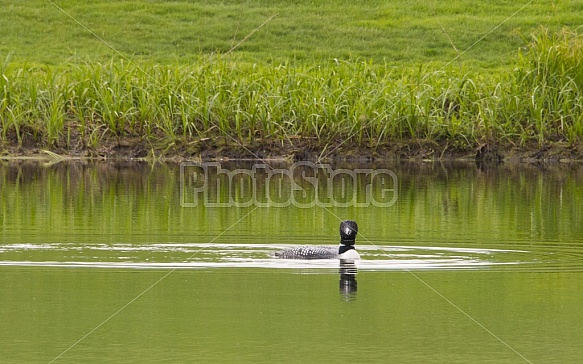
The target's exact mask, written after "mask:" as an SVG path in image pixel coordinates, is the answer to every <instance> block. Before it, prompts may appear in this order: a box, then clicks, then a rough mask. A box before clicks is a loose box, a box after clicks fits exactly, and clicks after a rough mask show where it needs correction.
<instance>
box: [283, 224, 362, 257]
mask: <svg viewBox="0 0 583 364" xmlns="http://www.w3.org/2000/svg"><path fill="white" fill-rule="evenodd" d="M357 233H358V225H356V222H355V221H352V220H345V221H342V222H341V223H340V246H338V247H333V246H300V247H297V248H290V249H285V250H282V251H279V252H277V253H275V256H276V257H277V258H281V259H335V258H339V259H360V255H359V254H358V252H357V251H356V249H354V243H355V239H356V234H357Z"/></svg>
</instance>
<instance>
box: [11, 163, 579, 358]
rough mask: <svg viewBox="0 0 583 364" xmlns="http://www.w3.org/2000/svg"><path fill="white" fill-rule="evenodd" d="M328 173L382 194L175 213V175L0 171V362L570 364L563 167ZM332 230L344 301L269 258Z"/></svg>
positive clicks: (34, 168) (572, 314) (574, 227)
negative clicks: (381, 187)
mask: <svg viewBox="0 0 583 364" xmlns="http://www.w3.org/2000/svg"><path fill="white" fill-rule="evenodd" d="M223 167H224V168H226V169H228V170H234V169H247V170H250V169H251V168H252V164H250V163H246V164H230V165H224V166H223ZM272 167H273V168H287V167H286V165H277V166H272ZM288 167H289V166H288ZM330 168H331V169H339V168H345V169H347V170H355V169H367V168H370V169H371V170H379V169H386V170H390V171H391V172H392V173H394V175H395V176H396V179H395V181H391V183H393V182H394V186H391V187H392V190H393V191H394V193H395V194H396V200H395V201H394V203H391V204H386V205H385V206H374V205H372V204H371V205H369V206H365V207H363V206H360V207H356V206H347V207H339V206H331V207H321V206H314V207H311V208H301V207H294V206H288V207H257V205H256V204H255V205H254V204H250V205H249V206H247V207H209V206H205V204H204V202H205V201H199V204H198V205H197V206H185V204H184V196H185V195H184V187H185V186H186V187H188V186H189V185H188V183H189V182H188V181H185V176H184V175H181V173H180V166H179V165H172V164H168V165H159V164H157V165H149V164H146V163H138V162H135V163H129V162H123V163H122V162H118V163H116V162H91V163H89V162H67V163H64V162H62V163H57V164H46V163H43V162H10V163H8V162H6V163H4V164H3V165H1V166H0V199H1V206H0V362H2V363H37V362H41V363H43V362H44V363H49V362H54V363H83V362H96V363H97V362H99V363H104V362H106V363H107V362H113V363H138V362H169V363H183V362H193V363H194V362H290V363H296V362H302V363H307V362H363V363H364V362H372V363H377V362H378V363H387V362H391V363H520V362H526V363H529V362H531V363H575V362H579V361H580V360H581V357H583V348H582V346H581V342H583V325H582V323H583V311H582V310H581V307H582V304H583V280H582V273H583V259H582V258H583V224H582V221H583V168H582V167H580V166H576V165H575V166H521V167H509V166H499V167H484V166H476V165H474V164H460V165H441V164H429V163H425V164H401V165H396V166H395V165H391V166H388V165H364V166H363V165H344V166H331V167H330ZM186 178H188V176H186ZM319 178H320V179H323V178H324V177H323V176H319ZM284 182H285V181H284ZM319 182H321V180H319ZM345 182H346V181H345ZM335 183H337V184H339V183H341V181H340V182H338V181H336V182H335ZM359 183H360V182H359ZM181 186H182V190H181ZM231 187H233V186H231ZM373 187H374V186H373ZM377 187H378V186H377ZM269 188H270V189H272V190H273V189H275V188H276V187H275V186H269ZM278 188H281V187H278ZM285 188H289V186H287V187H286V186H285V183H284V187H283V189H284V190H285ZM359 188H360V185H358V184H357V186H356V188H355V191H356V192H355V194H357V195H359V198H361V200H362V196H364V195H363V194H364V191H362V190H359ZM216 190H217V191H218V196H225V195H226V196H230V195H233V196H239V195H240V194H241V193H242V192H241V191H242V190H238V189H237V188H236V187H233V188H231V189H228V188H225V186H224V185H223V186H222V187H219V188H217V189H216ZM181 191H182V192H183V193H182V194H181ZM215 192H216V191H215ZM312 192H313V191H312ZM377 192H378V191H377ZM237 194H239V195H237ZM307 196H308V198H309V197H310V196H313V195H310V193H308V194H307ZM348 218H350V219H354V220H356V221H357V222H358V224H359V237H358V239H357V248H358V249H359V251H360V253H361V256H362V259H361V261H358V262H356V266H355V268H354V270H353V271H351V274H350V275H349V276H350V278H349V285H350V286H351V288H350V289H349V292H347V290H346V289H345V288H343V287H345V286H346V280H345V278H346V276H345V275H342V274H340V273H342V272H343V271H341V270H340V269H339V268H340V267H339V262H338V261H337V260H332V261H325V262H322V261H307V262H306V261H300V262H297V261H296V262H294V261H292V262H288V261H281V260H278V259H274V258H273V256H272V253H273V252H275V251H277V250H278V249H281V248H285V247H293V246H297V245H312V244H329V245H335V244H337V240H338V224H339V221H340V219H348ZM354 273H355V274H354Z"/></svg>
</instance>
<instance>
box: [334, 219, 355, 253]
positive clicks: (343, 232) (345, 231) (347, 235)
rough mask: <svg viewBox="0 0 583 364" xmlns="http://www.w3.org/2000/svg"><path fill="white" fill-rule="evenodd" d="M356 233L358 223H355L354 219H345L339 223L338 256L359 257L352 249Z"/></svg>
mask: <svg viewBox="0 0 583 364" xmlns="http://www.w3.org/2000/svg"><path fill="white" fill-rule="evenodd" d="M357 233H358V225H356V221H352V220H345V221H342V222H341V223H340V247H339V248H338V255H340V257H349V258H350V257H352V258H358V257H359V255H358V253H357V252H356V250H355V249H354V243H355V242H356V234H357Z"/></svg>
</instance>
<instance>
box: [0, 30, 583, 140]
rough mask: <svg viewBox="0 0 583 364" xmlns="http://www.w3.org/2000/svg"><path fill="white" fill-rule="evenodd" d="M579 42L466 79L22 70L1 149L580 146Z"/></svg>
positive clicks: (568, 40)
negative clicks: (118, 144) (156, 144)
mask: <svg viewBox="0 0 583 364" xmlns="http://www.w3.org/2000/svg"><path fill="white" fill-rule="evenodd" d="M582 59H583V40H582V37H581V36H580V35H578V34H576V33H575V32H572V31H569V30H566V29H565V30H563V31H561V32H557V33H550V32H548V31H546V30H541V31H540V32H538V33H536V34H535V35H534V36H533V38H532V40H531V42H530V43H529V46H528V47H527V49H526V50H525V51H523V52H521V53H520V55H519V56H518V57H517V58H516V65H515V70H506V69H503V70H499V71H497V72H492V71H488V72H483V73H480V72H479V71H467V70H464V69H463V67H462V68H459V67H456V68H453V67H452V68H445V69H444V68H440V67H439V66H435V65H426V66H422V67H418V68H412V67H410V68H397V67H395V66H392V65H389V64H375V63H373V62H368V61H354V62H342V61H337V60H333V61H330V62H328V63H326V64H319V65H313V64H310V65H308V64H300V65H291V64H288V63H283V64H279V65H275V66H269V65H257V64H234V63H232V62H229V61H227V60H224V59H221V58H217V57H202V56H201V57H200V59H199V60H198V62H197V63H196V64H194V65H190V66H168V65H152V64H139V65H138V64H135V63H130V62H127V61H111V62H108V63H105V64H104V63H85V64H81V65H77V64H74V65H70V64H66V65H63V66H60V67H17V66H15V65H11V64H10V62H9V61H6V62H4V64H3V65H2V68H1V70H0V71H1V73H2V75H1V78H0V130H1V137H2V140H3V141H4V142H5V143H6V142H7V141H11V140H12V141H15V142H16V143H18V144H21V143H22V141H23V139H24V138H25V137H26V138H28V139H32V140H33V141H34V142H35V143H37V144H38V145H40V146H49V147H50V146H61V147H72V145H71V143H72V140H73V139H72V135H80V140H82V141H83V143H84V145H85V146H96V145H99V143H100V141H101V139H102V138H104V137H108V138H109V137H112V136H115V137H117V138H123V137H135V136H140V137H145V138H148V139H149V140H153V141H164V143H165V144H166V145H168V144H170V143H176V142H181V141H189V140H193V139H199V138H204V137H215V136H221V135H222V136H225V137H227V138H228V139H229V140H231V141H233V142H241V143H243V142H247V141H253V140H257V139H259V140H273V139H287V138H290V137H291V136H303V137H310V138H313V139H315V140H316V141H318V142H320V143H322V145H324V144H328V143H331V142H335V141H341V140H346V139H349V140H351V141H352V142H355V143H361V144H362V143H364V144H367V145H375V144H378V143H382V142H386V141H404V140H411V139H426V140H433V141H435V142H439V143H443V142H447V143H449V144H450V145H453V146H456V147H459V148H470V147H474V146H475V145H477V144H479V143H483V142H488V141H497V142H502V143H520V144H525V143H530V142H536V143H539V144H544V143H546V142H547V141H549V140H565V141H568V142H570V143H576V142H580V141H581V138H582V136H583V112H582V111H583V110H582V108H583V106H582V105H583V93H582V90H581V85H582V81H583V65H582V64H581V62H582Z"/></svg>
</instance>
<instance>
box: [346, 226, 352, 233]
mask: <svg viewBox="0 0 583 364" xmlns="http://www.w3.org/2000/svg"><path fill="white" fill-rule="evenodd" d="M351 232H352V229H351V228H350V227H349V226H345V227H344V234H346V235H350V233H351Z"/></svg>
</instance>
